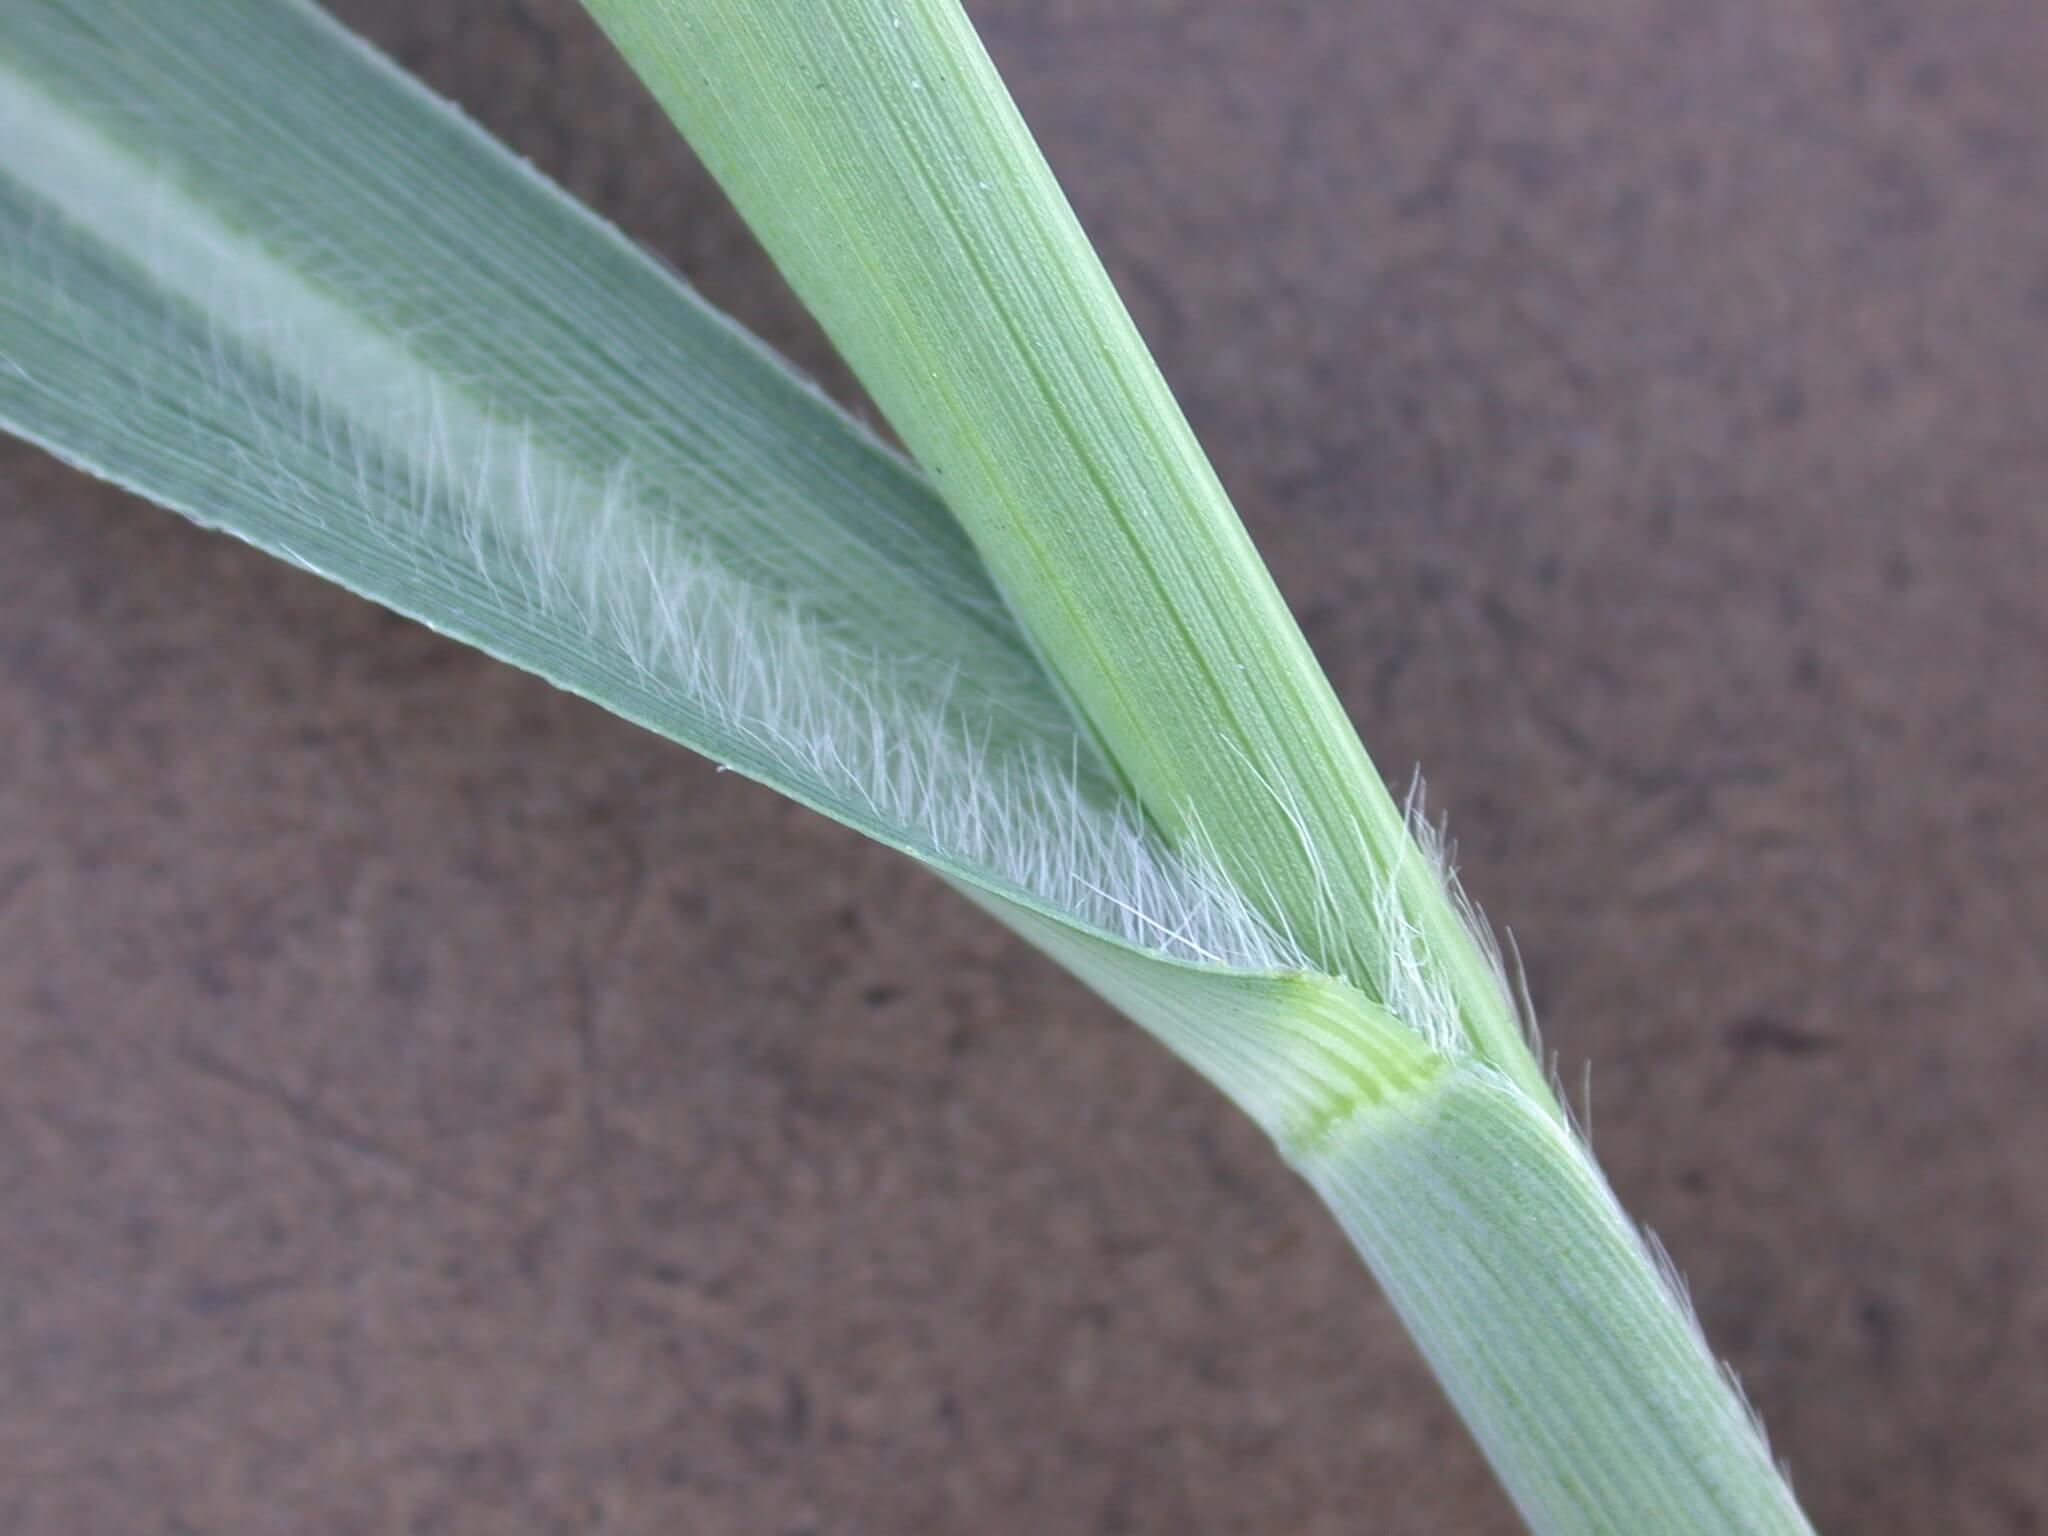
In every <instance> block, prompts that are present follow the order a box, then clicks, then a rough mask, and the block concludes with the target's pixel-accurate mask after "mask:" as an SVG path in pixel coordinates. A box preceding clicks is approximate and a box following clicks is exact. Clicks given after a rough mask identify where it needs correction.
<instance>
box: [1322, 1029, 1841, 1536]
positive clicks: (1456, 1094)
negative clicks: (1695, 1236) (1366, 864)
mask: <svg viewBox="0 0 2048 1536" xmlns="http://www.w3.org/2000/svg"><path fill="white" fill-rule="evenodd" d="M1295 1163H1296V1166H1297V1168H1298V1169H1299V1170H1300V1171H1301V1172H1302V1174H1303V1175H1304V1176H1305V1177H1307V1179H1308V1180H1309V1182H1310V1183H1311V1184H1312V1185H1314V1186H1315V1188H1316V1190H1317V1192H1318V1193H1319V1194H1320V1195H1321V1196H1322V1197H1323V1200H1324V1201H1325V1203H1327V1204H1328V1205H1329V1207H1330V1209H1331V1210H1332V1211H1334V1212H1335V1213H1336V1215H1337V1218H1338V1220H1339V1221H1340V1222H1342V1224H1343V1226H1344V1229H1345V1231H1346V1232H1347V1233H1349V1234H1350V1236H1351V1239H1352V1241H1353V1242H1354V1243H1355V1244H1356V1245H1357V1246H1358V1249H1359V1251H1360V1252H1361V1253H1362V1254H1364V1256H1365V1258H1366V1260H1367V1262H1368V1263H1370V1264H1371V1266H1372V1269H1373V1272H1374V1274H1375V1275H1377V1276H1378V1278H1379V1281H1380V1284H1381V1285H1382V1287H1384V1289H1385V1290H1386V1292H1387V1295H1388V1298H1389V1299H1390V1300H1391V1301H1392V1302H1393V1304H1394V1306H1395V1309H1396V1310H1397V1311H1399V1312H1400V1314H1401V1317H1402V1319H1403V1321H1405V1322H1406V1323H1407V1325H1408V1328H1409V1330H1410V1332H1412V1333H1413V1334H1414V1335H1415V1338H1416V1340H1417V1342H1418V1343H1419V1344H1420V1345H1421V1346H1422V1350H1423V1353H1424V1354H1425V1355H1426V1356H1428V1358H1429V1361H1430V1363H1431V1365H1432V1366H1434V1367H1435V1369H1436V1372H1437V1375H1438V1376H1439V1377H1440V1378H1441V1379H1442V1381H1443V1383H1444V1386H1445V1389H1446V1390H1447V1391H1448V1392H1449V1394H1450V1396H1451V1398H1452V1400H1453V1401H1454V1402H1455V1403H1456V1404H1457V1407H1458V1410H1459V1412H1460V1413H1461V1414H1462V1415H1463V1416H1464V1418H1465V1421H1466V1423H1467V1424H1469V1425H1470V1426H1471V1428H1472V1432H1473V1435H1474V1436H1475V1437H1476V1438H1477V1439H1478V1441H1479V1443H1480V1446H1481V1448H1482V1449H1483V1450H1484V1451H1485V1452H1486V1454H1487V1457H1488V1459H1489V1460H1490V1461H1491V1462H1492V1463H1493V1465H1494V1468H1495V1470H1496V1471H1497V1472H1498V1473H1499V1474H1500V1477H1501V1481H1502V1482H1503V1483H1504V1484H1505V1485H1506V1486H1507V1490H1508V1493H1509V1495H1510V1496H1511V1497H1512V1498H1513V1499H1514V1501H1515V1503H1516V1506H1517V1507H1518V1508H1519V1509H1520V1510H1521V1511H1522V1515H1523V1518H1524V1519H1525V1520H1527V1522H1528V1523H1529V1525H1530V1527H1531V1529H1533V1530H1536V1531H1539V1532H1543V1533H1546V1536H1595V1533H1600V1536H1622V1533H1637V1532H1653V1531H1654V1532H1656V1533H1658V1536H1728V1533H1734V1532H1740V1533H1745V1536H1796V1533H1802V1532H1803V1533H1808V1536H1810V1531H1811V1528H1810V1527H1809V1526H1808V1525H1807V1523H1806V1520H1805V1517H1804V1516H1803V1515H1802V1514H1801V1513H1800V1511H1799V1506H1798V1503H1797V1502H1796V1501H1795V1500H1794V1498H1793V1496H1792V1493H1791V1490H1790V1489H1789V1488H1788V1487H1787V1486H1786V1484H1785V1482H1784V1480H1783V1479H1782V1478H1781V1477H1780V1475H1779V1473H1778V1469H1777V1468H1776V1467H1775V1466H1774V1465H1773V1464H1772V1462H1771V1459H1770V1454H1769V1450H1768V1447H1767V1446H1766V1444H1765V1441H1764V1439H1763V1436H1762V1433H1761V1431H1760V1430H1759V1428H1758V1426H1757V1424H1756V1423H1755V1422H1754V1420H1753V1419H1752V1418H1751V1416H1750V1414H1749V1413H1748V1411H1747V1409H1746V1407H1745V1405H1744V1404H1743V1403H1742V1401H1741V1399H1740V1398H1739V1396H1738V1395H1737V1394H1736V1392H1735V1390H1734V1389H1733V1386H1732V1383H1731V1382H1730V1381H1729V1379H1728V1378H1727V1376H1726V1375H1725V1374H1724V1372H1723V1371H1722V1369H1721V1368H1720V1367H1719V1366H1718V1365H1717V1364H1716V1363H1715V1361H1714V1359H1713V1356H1712V1355H1711V1354H1710V1353H1709V1352H1708V1349H1707V1345H1706V1341H1705V1339H1704V1338H1703V1337H1702V1336H1701V1335H1700V1333H1699V1331H1698V1325H1697V1324H1696V1323H1695V1322H1694V1321H1693V1319H1692V1317H1691V1315H1690V1313H1689V1311H1688V1309H1687V1307H1686V1306H1685V1304H1684V1303H1683V1302H1682V1301H1681V1300H1680V1299H1679V1298H1678V1297H1676V1296H1675V1295H1674V1294H1673V1282H1672V1281H1671V1280H1669V1279H1668V1278H1667V1277H1666V1275H1665V1274H1664V1273H1663V1272H1662V1271H1661V1269H1660V1267H1659V1265H1658V1264H1657V1262H1656V1261H1655V1260H1654V1259H1653V1257H1652V1256H1651V1254H1650V1253H1649V1251H1648V1249H1647V1247H1646V1245H1645V1243H1644V1241H1643V1239H1642V1237H1641V1236H1640V1235H1639V1234H1638V1233H1637V1231H1636V1229H1635V1228H1634V1226H1632V1225H1631V1224H1630V1222H1629V1221H1628V1218H1627V1217H1626V1216H1625V1215H1624V1214H1623V1213H1622V1210H1621V1208H1620V1206H1619V1205H1618V1204H1617V1203H1616V1202H1615V1200H1614V1197H1613V1195H1612V1193H1611V1192H1610V1191H1609V1189H1608V1187H1607V1184H1606V1181H1605V1180H1604V1179H1602V1178H1601V1176H1600V1173H1599V1170H1598V1169H1597V1168H1596V1167H1595V1166H1594V1165H1593V1162H1592V1159H1591V1158H1590V1157H1589V1156H1588V1155H1587V1154H1586V1151H1585V1149H1584V1147H1583V1146H1582V1145H1581V1144H1580V1143H1579V1142H1578V1140H1577V1139H1576V1138H1575V1137H1573V1136H1572V1135H1571V1134H1570V1133H1569V1132H1568V1131H1565V1130H1561V1129H1560V1128H1559V1127H1558V1125H1557V1124H1556V1122H1555V1121H1553V1120H1552V1119H1551V1118H1550V1117H1549V1116H1548V1115H1546V1114H1544V1113H1542V1112H1540V1111H1539V1110H1537V1109H1536V1108H1535V1107H1533V1106H1532V1105H1530V1104H1529V1102H1528V1101H1527V1099H1526V1098H1524V1097H1523V1096H1522V1095H1521V1094H1520V1093H1518V1092H1517V1091H1516V1090H1515V1089H1514V1088H1512V1087H1511V1086H1510V1085H1508V1084H1507V1083H1505V1082H1503V1081H1502V1080H1501V1079H1500V1078H1499V1077H1498V1076H1497V1075H1496V1074H1494V1073H1492V1072H1489V1071H1487V1070H1486V1069H1484V1068H1476V1067H1472V1066H1469V1065H1468V1066H1463V1067H1459V1068H1456V1069H1453V1070H1452V1071H1451V1072H1448V1073H1446V1074H1443V1075H1442V1076H1441V1077H1439V1078H1436V1079H1434V1080H1432V1081H1429V1082H1427V1083H1424V1084H1422V1085H1420V1086H1419V1087H1418V1089H1417V1091H1415V1092H1413V1093H1411V1094H1409V1095H1407V1096H1405V1097H1403V1098H1401V1099H1399V1100H1397V1101H1393V1102H1392V1103H1390V1104H1389V1105H1387V1106H1382V1107H1375V1108H1374V1109H1373V1110H1371V1111H1370V1112H1369V1113H1365V1114H1361V1115H1359V1116H1356V1117H1354V1119H1353V1120H1352V1121H1351V1122H1350V1123H1349V1124H1348V1125H1347V1126H1345V1127H1344V1128H1343V1129H1342V1130H1341V1131H1340V1132H1339V1133H1337V1134H1335V1135H1333V1136H1332V1137H1330V1138H1329V1139H1327V1140H1326V1141H1325V1142H1324V1143H1323V1144H1322V1145H1320V1146H1316V1147H1312V1148H1306V1149H1303V1150H1301V1151H1300V1153H1299V1154H1298V1155H1297V1157H1296V1159H1295Z"/></svg>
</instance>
